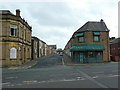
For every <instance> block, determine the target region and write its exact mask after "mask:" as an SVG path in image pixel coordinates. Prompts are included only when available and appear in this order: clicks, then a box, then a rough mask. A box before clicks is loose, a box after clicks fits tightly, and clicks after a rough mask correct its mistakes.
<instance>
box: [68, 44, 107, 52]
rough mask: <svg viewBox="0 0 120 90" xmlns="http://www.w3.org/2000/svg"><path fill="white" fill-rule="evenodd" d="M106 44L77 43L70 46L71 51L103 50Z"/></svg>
mask: <svg viewBox="0 0 120 90" xmlns="http://www.w3.org/2000/svg"><path fill="white" fill-rule="evenodd" d="M104 49H105V48H104V45H91V44H86V45H76V46H72V47H71V48H70V51H102V50H104Z"/></svg>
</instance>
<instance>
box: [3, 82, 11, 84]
mask: <svg viewBox="0 0 120 90" xmlns="http://www.w3.org/2000/svg"><path fill="white" fill-rule="evenodd" d="M2 84H3V85H7V84H10V82H6V83H2Z"/></svg>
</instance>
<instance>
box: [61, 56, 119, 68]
mask: <svg viewBox="0 0 120 90" xmlns="http://www.w3.org/2000/svg"><path fill="white" fill-rule="evenodd" d="M62 63H64V65H67V66H79V65H87V66H88V65H99V64H109V63H120V62H115V61H110V62H102V63H76V62H72V59H71V58H70V56H68V55H66V54H64V55H63V60H62Z"/></svg>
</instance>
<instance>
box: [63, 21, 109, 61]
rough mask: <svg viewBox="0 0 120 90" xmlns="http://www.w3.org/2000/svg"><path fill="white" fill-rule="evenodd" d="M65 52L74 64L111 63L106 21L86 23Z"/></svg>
mask: <svg viewBox="0 0 120 90" xmlns="http://www.w3.org/2000/svg"><path fill="white" fill-rule="evenodd" d="M64 52H65V53H66V54H68V55H69V56H71V57H72V60H73V61H74V62H80V63H94V62H108V61H110V49H109V30H108V28H107V26H106V24H105V23H104V21H103V20H101V21H100V22H93V21H89V22H87V23H85V24H84V25H83V26H82V27H81V28H79V29H78V30H77V31H76V32H74V34H73V35H72V37H71V38H70V40H69V41H68V43H67V45H66V46H65V49H64Z"/></svg>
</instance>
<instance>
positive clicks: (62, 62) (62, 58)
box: [62, 57, 65, 65]
mask: <svg viewBox="0 0 120 90" xmlns="http://www.w3.org/2000/svg"><path fill="white" fill-rule="evenodd" d="M62 64H63V65H64V64H65V62H64V59H63V57H62Z"/></svg>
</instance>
